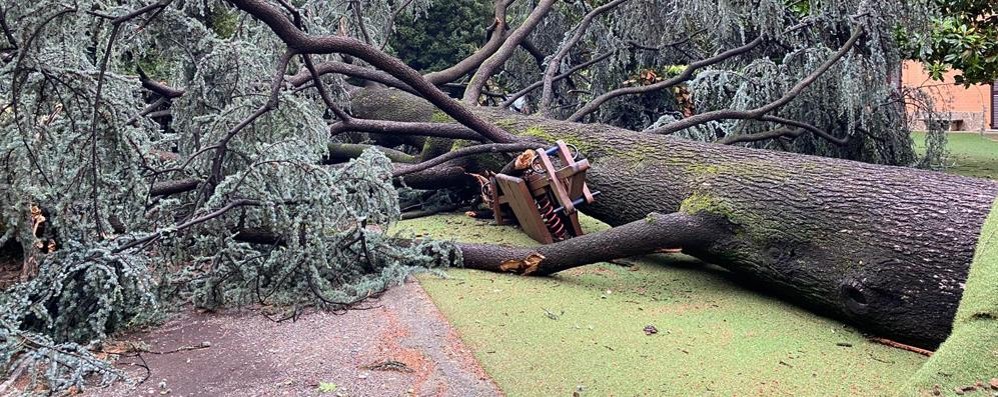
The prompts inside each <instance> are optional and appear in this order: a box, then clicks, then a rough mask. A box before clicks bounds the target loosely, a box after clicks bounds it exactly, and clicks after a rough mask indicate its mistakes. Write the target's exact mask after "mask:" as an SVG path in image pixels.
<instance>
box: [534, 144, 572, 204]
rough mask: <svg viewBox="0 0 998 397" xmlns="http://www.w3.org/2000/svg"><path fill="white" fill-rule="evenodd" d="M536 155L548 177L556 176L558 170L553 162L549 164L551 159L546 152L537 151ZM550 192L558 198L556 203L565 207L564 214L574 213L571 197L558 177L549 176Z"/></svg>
mask: <svg viewBox="0 0 998 397" xmlns="http://www.w3.org/2000/svg"><path fill="white" fill-rule="evenodd" d="M537 155H538V156H539V157H540V159H541V164H542V165H543V166H544V170H545V171H547V174H548V175H549V178H550V177H551V176H557V175H558V171H557V170H555V169H554V164H551V159H550V158H549V157H548V156H547V154H545V153H544V152H538V153H537ZM551 193H553V194H554V197H555V199H557V200H558V204H559V205H560V206H561V207H563V208H565V214H567V215H572V214H574V213H575V205H572V199H570V198H569V197H568V190H566V189H565V185H564V184H563V183H561V180H560V179H558V178H551Z"/></svg>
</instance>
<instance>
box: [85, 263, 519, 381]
mask: <svg viewBox="0 0 998 397" xmlns="http://www.w3.org/2000/svg"><path fill="white" fill-rule="evenodd" d="M361 307H369V309H367V310H352V311H349V312H347V313H345V314H340V315H337V314H333V313H328V312H317V313H310V314H307V315H305V316H304V317H303V318H300V319H299V320H298V321H295V322H291V321H286V322H283V323H276V322H274V321H271V320H268V319H267V318H266V317H264V316H263V315H262V314H260V313H259V312H258V311H255V310H243V311H242V312H235V311H233V312H227V313H215V314H199V313H195V312H193V311H190V310H186V311H184V312H182V313H181V314H179V315H177V316H176V317H175V318H173V319H171V320H170V321H168V322H167V323H166V324H164V325H162V326H160V327H157V328H155V329H154V330H152V331H150V332H147V333H141V334H135V335H126V336H124V337H122V338H119V339H122V340H128V341H143V342H145V343H147V344H148V345H149V350H151V351H159V352H163V351H172V350H176V349H182V348H184V347H188V346H199V345H202V344H203V343H205V342H207V344H208V345H209V347H207V348H200V349H194V350H183V351H179V352H175V353H170V354H151V353H144V354H142V358H143V359H144V360H145V363H146V364H147V365H148V367H149V369H150V373H149V378H148V380H147V381H145V382H144V383H141V384H139V385H137V386H134V387H129V386H126V385H124V384H118V385H115V386H112V387H111V388H109V389H91V390H88V392H87V393H86V395H89V396H143V395H144V396H150V395H156V396H159V395H168V396H319V395H321V396H461V397H464V396H496V395H501V394H502V393H501V391H499V389H498V388H497V386H496V385H495V384H494V383H493V382H492V381H491V380H490V379H489V378H488V376H487V375H486V374H485V372H484V371H483V370H482V369H481V367H480V366H479V364H478V362H477V361H475V359H474V357H473V356H472V354H471V352H469V351H468V350H467V348H465V347H464V346H463V345H462V343H461V341H460V339H459V338H458V337H457V335H456V334H455V332H454V330H453V329H452V328H451V326H450V325H449V324H448V323H447V322H446V321H445V320H444V318H443V317H442V316H441V314H440V312H439V311H438V310H437V308H436V307H435V306H434V305H433V303H432V302H431V301H430V300H429V298H428V297H427V295H426V293H425V292H424V291H423V289H422V287H420V285H419V284H418V283H415V282H409V283H406V284H404V285H402V286H399V287H395V288H392V289H390V290H389V291H388V292H386V293H385V294H384V295H383V296H382V297H381V298H380V299H378V300H373V301H370V302H365V303H364V304H363V305H361ZM136 362H140V361H139V360H138V359H136V358H123V359H121V360H120V361H119V363H118V364H119V365H120V366H121V367H122V368H124V369H126V371H127V372H128V374H129V375H130V377H132V378H134V379H136V380H141V379H142V378H143V377H145V376H146V371H145V370H144V369H142V368H141V367H138V366H135V365H132V364H133V363H136Z"/></svg>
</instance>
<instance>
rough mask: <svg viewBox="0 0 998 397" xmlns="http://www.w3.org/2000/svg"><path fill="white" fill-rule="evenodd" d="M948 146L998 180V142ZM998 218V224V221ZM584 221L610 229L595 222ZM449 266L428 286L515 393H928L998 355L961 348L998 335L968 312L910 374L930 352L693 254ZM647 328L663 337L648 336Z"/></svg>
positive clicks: (977, 172) (463, 231)
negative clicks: (509, 266) (537, 273)
mask: <svg viewBox="0 0 998 397" xmlns="http://www.w3.org/2000/svg"><path fill="white" fill-rule="evenodd" d="M915 141H916V143H917V144H918V146H919V147H918V149H919V150H922V147H921V146H922V145H923V143H924V134H922V133H916V134H915ZM948 148H949V150H950V159H949V164H948V165H949V166H950V167H949V169H947V172H952V173H956V174H961V175H967V176H975V177H986V178H992V179H998V141H995V140H992V138H988V137H981V136H980V135H979V134H950V135H949V143H948ZM989 224H992V226H991V228H992V229H994V230H998V227H996V226H993V224H998V219H995V220H992V221H991V222H989ZM584 227H585V228H586V230H587V231H590V232H592V231H596V230H601V229H603V228H605V227H606V226H605V225H602V224H600V223H599V222H597V221H594V220H592V219H586V220H585V222H584ZM399 228H400V229H406V230H408V231H409V232H411V233H415V234H417V235H421V236H430V237H435V238H444V239H454V240H458V241H466V242H492V243H502V244H516V245H532V244H535V243H534V242H533V240H530V238H528V237H527V236H526V235H524V234H523V233H520V232H519V230H517V229H514V228H509V227H497V226H492V225H489V224H488V222H484V221H476V220H473V219H470V218H467V217H465V216H463V215H439V216H434V217H429V218H423V219H417V220H412V221H406V222H402V223H401V224H400V225H399ZM996 233H998V232H996ZM995 246H998V243H996V244H995ZM989 252H990V251H989ZM989 255H990V256H984V257H982V256H981V254H980V253H979V258H978V259H977V261H990V262H987V263H989V264H990V263H991V262H994V261H995V260H994V259H993V258H995V257H998V254H989ZM975 266H976V265H975ZM991 267H994V266H991ZM981 268H984V267H981ZM447 273H448V274H449V276H450V278H447V279H441V278H438V277H436V276H431V275H424V276H422V277H421V282H422V285H423V287H424V288H425V289H426V291H427V292H428V293H429V294H430V296H431V297H432V299H433V300H434V302H435V303H436V304H437V306H438V307H439V308H440V309H441V311H443V313H444V314H445V315H446V316H447V318H448V320H450V321H451V322H452V323H453V324H454V326H455V327H456V329H457V330H458V332H459V333H460V334H461V337H462V339H463V340H464V341H465V342H466V343H467V344H468V345H469V346H470V347H471V348H472V350H474V352H475V355H476V357H477V358H478V359H479V360H480V361H481V363H482V365H483V366H484V367H485V370H486V371H488V373H489V374H490V375H491V376H492V377H493V378H494V379H495V381H496V382H497V383H498V384H499V386H500V387H501V388H502V389H503V390H504V391H506V393H507V394H508V395H510V396H553V395H560V396H564V395H571V393H573V392H575V391H578V390H581V393H580V395H582V396H587V395H591V396H605V395H613V396H631V395H684V396H685V395H725V396H727V395H742V396H744V395H759V396H770V395H798V396H806V395H853V396H873V395H896V394H897V393H899V392H901V391H902V390H906V391H907V392H914V390H919V391H920V392H922V393H928V388H930V387H931V385H933V384H935V383H942V384H949V383H954V382H955V383H959V384H962V383H961V382H964V383H968V382H969V383H971V384H972V383H973V382H972V379H971V378H973V377H975V376H976V377H980V376H984V375H986V374H983V373H978V372H982V371H983V372H988V371H991V370H992V368H994V367H993V366H994V365H996V364H994V363H995V362H998V360H993V358H992V357H991V356H990V355H989V354H992V353H988V352H986V351H982V352H980V354H973V355H971V356H972V357H970V358H969V359H970V360H971V361H975V360H976V361H980V362H976V363H964V362H962V361H960V360H963V359H964V358H963V356H962V355H958V356H957V357H950V355H951V354H952V353H953V352H955V351H964V350H965V349H963V348H960V347H959V346H958V345H959V344H969V345H972V346H992V345H994V344H996V343H998V342H994V341H991V342H985V340H986V339H988V338H989V337H990V338H995V336H994V335H998V333H996V332H998V331H995V330H992V329H991V328H988V329H985V330H982V329H978V328H980V327H981V326H982V325H979V324H980V323H978V322H974V321H970V320H967V319H964V320H962V321H963V323H961V322H960V320H958V323H959V324H958V325H957V327H958V329H957V330H956V332H955V333H954V334H955V335H957V334H959V335H965V336H966V337H961V338H954V340H953V341H951V342H947V343H948V344H952V345H954V346H953V347H954V348H952V349H948V351H947V352H943V351H941V352H940V353H941V354H940V355H939V357H937V358H936V359H933V360H932V362H931V363H930V365H926V366H925V368H922V371H921V372H919V373H918V376H916V377H914V378H912V380H909V377H912V375H913V374H915V373H916V371H919V367H921V366H922V364H924V363H925V362H926V358H924V357H922V356H920V355H917V354H914V353H909V352H905V351H902V350H897V349H893V348H888V347H884V346H881V345H876V344H873V343H870V342H867V341H866V340H865V339H864V338H863V336H862V335H860V334H859V333H857V332H856V331H855V330H853V329H851V328H849V327H847V326H844V325H843V324H841V323H839V322H836V321H833V320H829V319H826V318H823V317H820V316H817V315H815V314H812V313H809V312H807V311H805V310H803V309H800V308H797V307H794V306H792V305H789V304H787V303H784V302H781V301H779V300H776V299H774V298H771V297H768V296H766V295H765V294H763V293H760V292H759V291H751V290H747V289H745V288H744V287H741V286H739V285H738V284H737V283H736V282H735V281H734V280H732V279H731V276H730V275H729V273H727V272H725V271H723V270H721V269H718V268H716V267H713V266H710V265H706V264H703V263H700V262H697V261H695V260H693V259H690V258H686V257H681V256H656V257H653V258H649V259H645V260H642V261H639V262H637V265H636V266H634V267H630V268H625V267H621V266H617V265H611V264H605V263H602V264H596V265H591V266H586V267H582V268H578V269H573V270H570V271H566V272H562V273H560V274H558V275H557V276H555V277H550V278H530V277H519V276H512V275H504V274H494V273H487V272H480V271H474V270H464V269H452V270H448V271H447ZM994 274H995V273H994V272H989V273H987V274H986V275H981V274H976V275H975V276H972V278H973V280H972V282H975V283H978V284H984V285H988V284H987V283H991V284H994V283H995V282H996V280H995V279H994V276H993V275H994ZM978 290H981V291H990V290H993V288H991V289H988V288H983V289H982V288H978ZM979 300H980V301H981V302H984V303H981V304H980V305H978V306H981V307H980V308H978V307H975V308H974V310H978V311H984V312H987V313H993V311H994V310H998V309H995V306H994V305H995V303H994V299H993V297H990V295H987V294H985V296H984V297H981V298H980V299H979ZM968 307H969V306H968ZM960 310H961V315H960V316H964V317H967V318H973V314H974V313H969V314H968V313H964V312H965V311H966V310H969V309H967V308H965V307H963V306H961V309H960ZM975 313H976V312H975ZM960 316H958V317H960ZM961 318H963V317H961ZM647 325H653V326H654V327H655V328H656V329H657V330H658V333H656V334H653V335H646V334H645V332H644V328H645V326H647ZM993 326H994V325H993V324H992V325H987V326H986V327H993ZM989 335H990V336H989ZM989 343H990V344H989ZM968 349H969V347H968ZM991 360H993V362H992V361H991ZM989 363H990V364H989ZM956 368H968V369H972V368H976V369H977V370H975V371H969V373H968V376H969V377H968V378H967V379H962V377H961V379H942V378H939V376H940V375H939V374H940V373H941V374H944V375H945V374H947V373H948V371H952V370H954V369H956ZM944 377H945V376H944ZM906 382H914V383H912V384H907V385H906ZM950 386H952V385H950ZM943 392H944V393H946V394H950V393H951V392H952V388H946V389H944V390H943Z"/></svg>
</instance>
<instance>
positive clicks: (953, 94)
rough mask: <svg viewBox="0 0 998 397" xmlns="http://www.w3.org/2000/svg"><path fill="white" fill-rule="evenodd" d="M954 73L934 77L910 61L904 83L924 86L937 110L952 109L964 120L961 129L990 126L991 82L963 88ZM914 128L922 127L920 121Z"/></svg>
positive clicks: (953, 114) (902, 72)
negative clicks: (955, 79)
mask: <svg viewBox="0 0 998 397" xmlns="http://www.w3.org/2000/svg"><path fill="white" fill-rule="evenodd" d="M955 74H956V73H955V72H950V73H947V74H946V75H945V81H936V80H932V79H931V78H930V77H929V75H928V73H926V71H925V68H924V67H923V66H922V64H921V63H918V62H913V61H908V62H905V63H904V66H903V67H902V71H901V84H902V85H904V86H905V87H921V88H922V89H923V90H924V91H925V92H926V93H928V94H929V95H931V96H932V98H933V99H934V101H935V105H936V111H939V112H943V113H950V114H952V117H953V118H958V119H961V120H962V122H961V124H962V126H961V127H959V129H961V130H968V131H977V130H983V129H990V128H991V114H992V112H991V86H990V85H988V84H982V85H975V86H970V87H969V88H964V86H963V85H958V84H956V83H954V82H953V76H954V75H955ZM916 124H918V123H916ZM923 126H924V124H923ZM915 128H916V129H921V128H920V127H919V126H917V125H916V127H915Z"/></svg>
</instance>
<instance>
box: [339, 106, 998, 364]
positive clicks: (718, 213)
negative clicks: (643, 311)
mask: <svg viewBox="0 0 998 397" xmlns="http://www.w3.org/2000/svg"><path fill="white" fill-rule="evenodd" d="M371 104H376V106H373V107H372V106H369V105H371ZM424 106H426V105H425V102H423V101H422V100H420V99H418V98H416V97H414V96H411V95H408V94H405V93H399V92H397V91H391V90H364V91H360V92H358V93H356V94H355V98H354V101H353V108H354V110H355V112H357V111H359V112H360V113H363V114H365V115H368V116H369V117H370V116H374V115H376V116H377V117H378V118H385V119H392V120H398V119H400V117H399V114H397V113H396V112H397V110H398V109H402V110H403V111H404V110H405V109H413V108H419V107H424ZM473 112H474V113H475V114H476V115H477V116H479V117H481V118H483V119H485V120H486V121H489V122H491V123H493V124H495V125H497V126H499V127H501V128H503V129H505V130H507V131H509V132H511V133H513V134H516V135H518V136H522V137H530V138H531V139H534V138H540V139H542V140H544V141H547V142H553V141H555V140H559V139H560V140H564V141H565V142H567V143H569V144H573V145H575V146H576V147H577V148H578V149H579V151H581V152H582V153H583V155H584V156H585V157H586V158H587V159H588V160H589V162H590V163H591V168H590V169H589V171H588V174H587V176H588V179H587V181H588V183H589V185H590V188H591V189H592V190H594V191H597V190H598V191H601V192H602V195H601V196H600V197H599V198H598V199H597V200H596V202H595V203H594V204H592V205H589V206H585V207H582V208H581V209H580V210H582V211H583V212H585V213H586V214H588V215H591V216H593V217H595V218H597V219H599V220H601V221H604V222H606V223H608V224H610V225H613V226H618V225H624V224H628V223H632V222H635V221H638V220H642V219H645V217H646V216H648V214H650V213H655V212H658V213H665V214H668V213H673V212H678V213H681V214H685V215H686V216H691V217H709V218H712V219H723V220H724V222H725V225H726V227H725V230H728V231H729V232H726V233H715V234H714V236H712V239H711V240H710V241H708V242H703V241H697V242H696V243H695V244H684V243H683V242H682V241H674V243H675V244H674V245H677V246H680V247H682V248H683V250H684V252H685V253H687V254H690V255H692V256H695V257H697V258H700V259H703V260H705V261H709V262H712V263H715V264H718V265H721V266H724V267H726V268H727V269H729V270H731V271H733V272H735V273H738V274H739V275H741V276H743V277H745V278H746V279H748V280H752V281H755V282H758V283H761V284H762V285H764V286H766V287H767V288H768V289H769V290H771V291H775V292H776V293H777V294H779V295H781V296H784V297H786V298H787V299H789V300H792V301H794V302H797V303H799V304H803V305H805V306H808V307H812V308H817V309H820V310H821V311H822V312H823V313H826V314H830V315H833V316H837V317H840V318H844V319H846V320H848V321H850V322H852V323H853V324H856V325H858V326H860V327H862V328H865V329H867V330H870V331H872V332H876V333H878V334H880V335H883V336H886V337H889V338H892V339H896V340H899V341H902V342H905V343H909V344H915V345H919V346H929V347H932V346H935V345H938V344H939V343H940V342H942V341H943V340H944V339H945V338H946V336H947V335H948V334H949V333H950V329H951V326H952V323H953V317H954V314H955V313H956V309H957V306H958V304H959V302H960V297H961V295H962V293H963V288H964V282H965V281H966V278H967V274H968V270H969V267H970V263H971V260H972V257H973V253H974V248H975V246H976V244H977V240H978V235H979V233H980V230H981V226H982V224H983V222H984V219H985V217H986V216H987V215H988V213H989V210H990V208H991V204H992V202H993V201H994V199H995V196H996V195H998V184H996V183H995V182H993V181H989V180H984V179H977V178H967V177H961V176H956V175H949V174H944V173H938V172H930V171H924V170H918V169H913V168H904V167H890V166H880V165H871V164H865V163H859V162H854V161H844V160H837V159H829V158H822V157H815V156H805V155H798V154H793V153H785V152H775V151H765V150H754V149H746V148H742V147H734V146H724V145H714V144H704V143H698V142H692V141H687V140H682V139H676V138H672V137H669V136H662V135H652V134H646V133H638V132H633V131H628V130H623V129H619V128H615V127H612V126H606V125H594V124H578V123H571V122H562V121H556V120H550V119H544V118H538V117H530V116H524V115H521V114H516V113H510V112H505V111H501V110H497V109H489V108H476V109H473ZM412 113H413V112H408V114H412ZM406 121H426V120H412V119H408V120H406ZM698 222H702V221H698ZM691 225H702V224H700V223H696V222H693V223H691ZM689 227H694V226H689ZM646 229H647V228H646ZM658 230H659V233H660V235H655V234H652V235H651V236H649V239H655V238H665V237H667V236H668V235H669V234H685V235H687V236H694V235H698V234H697V233H691V232H689V231H687V230H682V228H681V227H678V226H676V225H675V224H670V226H669V227H666V228H658ZM649 233H651V231H650V230H649ZM633 237H634V238H635V239H639V238H640V237H639V236H638V235H633ZM590 239H591V240H593V241H600V243H599V244H597V245H602V244H604V242H603V241H602V240H599V237H590ZM575 241H579V240H575ZM559 244H560V245H561V246H564V247H568V246H572V247H574V248H575V249H577V250H587V249H588V250H589V251H592V250H593V249H592V247H588V248H587V247H584V246H578V245H579V243H578V242H573V240H569V241H566V242H563V243H558V244H555V245H554V246H558V245H559ZM659 248H668V247H659ZM476 249H477V248H476ZM497 250H498V248H497ZM551 250H554V251H551ZM483 252H484V251H483ZM496 252H501V251H494V252H490V253H489V255H478V253H477V251H469V252H468V253H470V254H471V255H467V256H466V258H467V259H466V264H469V263H470V265H469V266H473V267H479V268H493V270H495V268H498V266H499V264H500V263H501V262H502V261H505V260H509V259H513V257H516V256H519V257H523V256H524V254H529V253H534V252H548V253H549V254H547V255H544V257H545V258H546V259H543V260H541V262H540V263H539V264H537V266H536V267H537V268H539V269H543V268H544V267H545V266H548V265H547V264H545V263H544V261H565V259H563V258H560V259H556V258H555V257H554V256H553V255H552V254H551V252H557V253H558V254H557V255H567V252H565V251H563V250H561V249H558V248H546V247H545V248H538V249H528V250H519V251H515V255H512V253H513V252H512V251H509V252H507V254H503V255H499V256H491V255H492V254H493V253H496ZM628 254H630V252H628ZM520 259H525V258H520ZM604 259H608V258H604V257H603V256H600V255H597V256H594V257H591V258H590V259H589V260H582V262H593V261H599V260H604ZM489 262H491V263H492V265H488V263H489ZM569 262H572V261H569ZM479 263H484V264H479ZM573 263H578V261H574V262H573ZM552 269H555V270H553V271H557V270H561V268H559V267H558V266H554V267H552ZM506 270H514V271H516V270H520V271H521V272H522V270H523V269H516V268H512V269H506ZM534 273H535V274H546V273H550V272H546V271H536V269H535V271H534Z"/></svg>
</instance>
